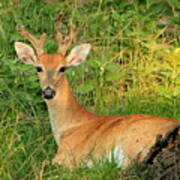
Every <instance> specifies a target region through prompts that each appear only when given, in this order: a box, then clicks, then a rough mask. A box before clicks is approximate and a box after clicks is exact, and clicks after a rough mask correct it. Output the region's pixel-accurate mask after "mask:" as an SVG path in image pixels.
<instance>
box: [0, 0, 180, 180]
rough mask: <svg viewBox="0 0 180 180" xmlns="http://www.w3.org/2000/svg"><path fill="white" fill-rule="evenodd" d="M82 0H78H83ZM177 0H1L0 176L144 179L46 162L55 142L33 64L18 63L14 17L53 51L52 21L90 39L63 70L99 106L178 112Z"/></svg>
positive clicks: (113, 110)
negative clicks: (77, 62) (84, 57)
mask: <svg viewBox="0 0 180 180" xmlns="http://www.w3.org/2000/svg"><path fill="white" fill-rule="evenodd" d="M83 2H84V3H83ZM179 7H180V4H179V1H178V0H174V1H168V0H167V1H163V0H159V1H156V0H146V1H138V0H131V1H126V2H125V1H119V0H104V1H97V0H92V1H90V0H89V1H87V2H86V1H85V0H84V1H83V0H82V1H79V0H65V1H58V0H54V1H52V0H46V1H45V0H39V1H35V0H29V1H26V0H2V1H1V3H0V14H1V16H0V42H1V43H0V67H1V68H0V137H1V138H0V144H1V146H0V154H1V155H0V179H3V180H11V179H13V180H16V179H17V180H20V179H21V180H23V179H25V180H31V179H37V180H41V179H47V180H48V179H49V180H54V179H63V180H73V179H90V180H91V179H92V180H94V179H103V180H104V179H105V180H110V179H123V180H124V179H133V180H135V179H137V180H140V179H147V178H148V177H147V176H148V173H147V174H146V173H142V172H139V171H138V168H134V169H133V170H131V172H129V173H128V175H127V174H126V175H124V172H123V171H122V170H120V169H118V168H117V167H116V166H115V164H114V163H109V162H102V163H95V165H94V167H92V168H89V169H88V168H83V167H82V168H79V169H75V170H72V171H70V170H68V169H65V168H64V167H63V166H55V165H52V163H51V159H52V158H53V156H54V155H55V152H56V149H57V146H56V144H55V141H54V138H53V137H52V133H51V129H50V124H49V120H48V114H47V109H46V106H45V103H44V101H43V99H42V98H41V95H40V94H41V90H40V87H39V84H38V80H37V77H36V73H35V70H34V69H33V68H32V67H30V66H26V65H24V64H21V63H20V62H19V60H18V59H17V57H16V56H15V51H14V42H15V41H24V39H23V38H22V37H20V35H19V34H18V33H17V32H16V29H15V27H16V25H17V24H24V26H25V27H26V28H27V29H28V30H29V31H31V32H32V33H34V34H35V35H37V36H38V35H40V34H41V33H42V32H46V33H47V34H48V40H47V42H46V46H45V48H46V50H47V52H49V53H54V52H55V51H56V49H57V46H56V44H55V42H54V40H53V38H54V35H55V32H56V29H55V24H57V25H58V24H59V23H60V22H62V23H63V25H62V31H63V32H66V28H65V27H66V25H67V24H70V25H72V26H76V27H78V30H79V36H78V38H77V42H76V44H80V43H82V42H89V43H91V44H92V45H93V51H92V52H91V54H90V56H89V58H88V61H87V62H86V63H85V64H83V65H81V66H79V67H76V68H70V69H69V70H68V71H67V76H68V78H69V80H70V82H71V85H72V87H73V91H74V93H75V94H76V96H77V97H78V99H79V101H80V103H81V104H83V105H84V106H86V107H87V108H88V109H89V110H91V111H95V112H97V113H103V114H122V115H125V114H133V113H146V114H152V115H158V116H165V117H171V118H174V119H180V86H179V76H180V71H179V65H180V43H179V42H180V41H179V35H180V28H179V27H180V26H179V25H180V18H179V10H180V9H179Z"/></svg>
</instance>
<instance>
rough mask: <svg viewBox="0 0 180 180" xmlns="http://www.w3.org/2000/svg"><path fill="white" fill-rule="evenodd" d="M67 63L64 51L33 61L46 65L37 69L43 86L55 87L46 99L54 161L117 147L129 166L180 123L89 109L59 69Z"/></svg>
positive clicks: (76, 160) (72, 161) (75, 162)
mask: <svg viewBox="0 0 180 180" xmlns="http://www.w3.org/2000/svg"><path fill="white" fill-rule="evenodd" d="M17 46H18V45H17ZM19 46H21V48H19V49H18V47H17V52H18V53H19V54H20V53H21V51H22V52H23V53H24V52H25V53H26V51H27V46H24V45H22V44H20V45H19ZM23 48H24V49H23ZM19 51H20V52H19ZM19 56H20V57H21V54H20V55H19ZM27 58H29V56H27ZM22 60H23V59H22ZM28 60H29V59H28ZM30 60H31V59H30ZM30 60H29V61H30ZM73 60H74V59H73V58H72V61H73ZM69 62H70V61H69ZM77 62H78V61H76V63H77ZM30 63H31V64H32V61H31V62H30ZM66 63H67V58H66V57H64V56H62V55H61V54H53V55H49V54H42V55H40V56H39V57H38V58H37V61H36V62H35V63H34V64H33V65H34V66H41V67H42V68H43V72H41V73H38V75H39V78H40V84H41V87H42V89H44V88H46V87H48V86H49V87H51V88H53V89H54V90H55V91H56V95H55V97H54V98H53V99H51V100H46V103H47V106H48V111H49V115H50V122H51V125H52V130H53V133H54V136H55V139H56V142H57V144H58V145H59V149H58V152H57V155H56V157H55V158H54V162H58V163H60V164H61V163H62V164H64V165H66V166H68V167H77V166H79V165H80V163H81V162H91V158H93V159H100V158H102V157H104V156H106V155H108V153H110V152H111V151H113V148H115V147H118V148H120V149H121V150H122V152H123V157H124V158H123V164H122V166H123V167H126V166H128V165H129V164H130V163H131V162H132V161H134V160H142V159H143V158H144V157H145V156H146V154H147V153H148V151H149V149H150V147H151V146H152V145H153V144H154V143H155V139H156V136H157V135H158V134H162V135H165V134H166V132H167V131H169V130H170V129H171V128H173V127H174V126H175V125H176V124H178V123H179V122H178V121H176V120H172V119H170V118H162V117H156V116H151V115H143V114H135V115H128V116H104V115H99V114H94V113H91V112H88V111H86V110H85V109H84V108H83V107H81V106H80V105H79V104H78V103H77V101H76V99H75V98H74V96H73V94H72V91H71V88H70V86H69V83H68V80H67V78H66V76H65V75H64V73H58V69H59V68H60V67H63V66H66ZM49 72H51V73H49ZM50 74H51V75H50Z"/></svg>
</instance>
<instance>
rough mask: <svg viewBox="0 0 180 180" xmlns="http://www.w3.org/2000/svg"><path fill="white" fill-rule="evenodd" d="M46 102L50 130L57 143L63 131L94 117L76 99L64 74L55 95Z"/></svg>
mask: <svg viewBox="0 0 180 180" xmlns="http://www.w3.org/2000/svg"><path fill="white" fill-rule="evenodd" d="M46 103H47V106H48V111H49V116H50V122H51V126H52V131H53V134H54V136H55V139H56V142H57V143H58V144H59V139H60V135H61V134H62V133H63V132H64V131H66V130H68V129H70V128H72V127H76V126H78V125H81V124H82V123H85V122H86V121H87V120H89V119H92V118H93V117H94V114H92V113H90V112H88V111H86V110H85V109H84V108H83V107H82V106H80V105H79V103H78V102H77V101H76V99H75V97H74V95H73V93H72V91H71V88H70V86H69V83H68V80H67V78H66V76H65V75H64V76H63V77H62V81H61V84H60V85H59V88H58V90H57V95H56V97H55V98H54V99H52V100H48V101H46Z"/></svg>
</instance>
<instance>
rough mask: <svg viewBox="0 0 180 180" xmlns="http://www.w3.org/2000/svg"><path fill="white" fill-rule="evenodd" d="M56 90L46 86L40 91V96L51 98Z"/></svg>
mask: <svg viewBox="0 0 180 180" xmlns="http://www.w3.org/2000/svg"><path fill="white" fill-rule="evenodd" d="M55 94H56V92H55V90H54V89H52V88H50V87H47V88H45V89H44V90H43V91H42V96H43V97H44V98H45V99H52V98H53V97H54V96H55Z"/></svg>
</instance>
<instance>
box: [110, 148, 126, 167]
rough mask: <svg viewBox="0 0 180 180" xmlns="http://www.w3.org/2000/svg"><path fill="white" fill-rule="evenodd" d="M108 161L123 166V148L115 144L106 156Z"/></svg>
mask: <svg viewBox="0 0 180 180" xmlns="http://www.w3.org/2000/svg"><path fill="white" fill-rule="evenodd" d="M107 159H108V161H110V162H112V161H114V162H115V163H116V164H117V166H118V167H122V166H123V161H124V153H123V150H122V149H121V148H120V147H119V146H116V147H115V148H114V149H113V150H112V151H111V152H110V153H109V154H108V156H107Z"/></svg>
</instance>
